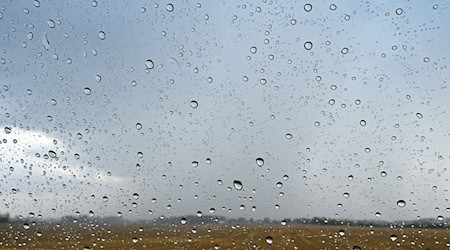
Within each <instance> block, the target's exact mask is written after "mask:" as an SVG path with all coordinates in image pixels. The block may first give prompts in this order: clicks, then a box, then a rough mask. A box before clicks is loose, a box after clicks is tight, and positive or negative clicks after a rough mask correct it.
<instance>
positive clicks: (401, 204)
mask: <svg viewBox="0 0 450 250" xmlns="http://www.w3.org/2000/svg"><path fill="white" fill-rule="evenodd" d="M397 205H398V206H399V207H404V206H406V202H405V201H404V200H399V201H397Z"/></svg>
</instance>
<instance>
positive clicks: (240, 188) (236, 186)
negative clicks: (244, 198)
mask: <svg viewBox="0 0 450 250" xmlns="http://www.w3.org/2000/svg"><path fill="white" fill-rule="evenodd" d="M233 186H234V188H236V190H242V187H243V186H242V182H240V181H238V180H234V181H233Z"/></svg>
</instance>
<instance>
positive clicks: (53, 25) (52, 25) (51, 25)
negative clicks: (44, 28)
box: [47, 19, 55, 28]
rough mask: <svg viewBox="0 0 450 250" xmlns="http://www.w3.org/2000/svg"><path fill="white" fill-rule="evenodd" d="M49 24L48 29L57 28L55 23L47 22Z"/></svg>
mask: <svg viewBox="0 0 450 250" xmlns="http://www.w3.org/2000/svg"><path fill="white" fill-rule="evenodd" d="M47 24H48V27H50V28H55V21H53V20H51V19H49V20H47Z"/></svg>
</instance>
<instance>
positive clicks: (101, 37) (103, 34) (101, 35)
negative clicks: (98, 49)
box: [98, 31, 106, 40]
mask: <svg viewBox="0 0 450 250" xmlns="http://www.w3.org/2000/svg"><path fill="white" fill-rule="evenodd" d="M98 38H100V40H105V38H106V34H105V32H103V31H100V32H98Z"/></svg>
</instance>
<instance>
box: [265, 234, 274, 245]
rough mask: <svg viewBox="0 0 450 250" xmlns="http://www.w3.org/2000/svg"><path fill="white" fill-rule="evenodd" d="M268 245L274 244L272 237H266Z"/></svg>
mask: <svg viewBox="0 0 450 250" xmlns="http://www.w3.org/2000/svg"><path fill="white" fill-rule="evenodd" d="M266 243H267V244H269V245H272V244H273V238H272V237H271V236H267V237H266Z"/></svg>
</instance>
